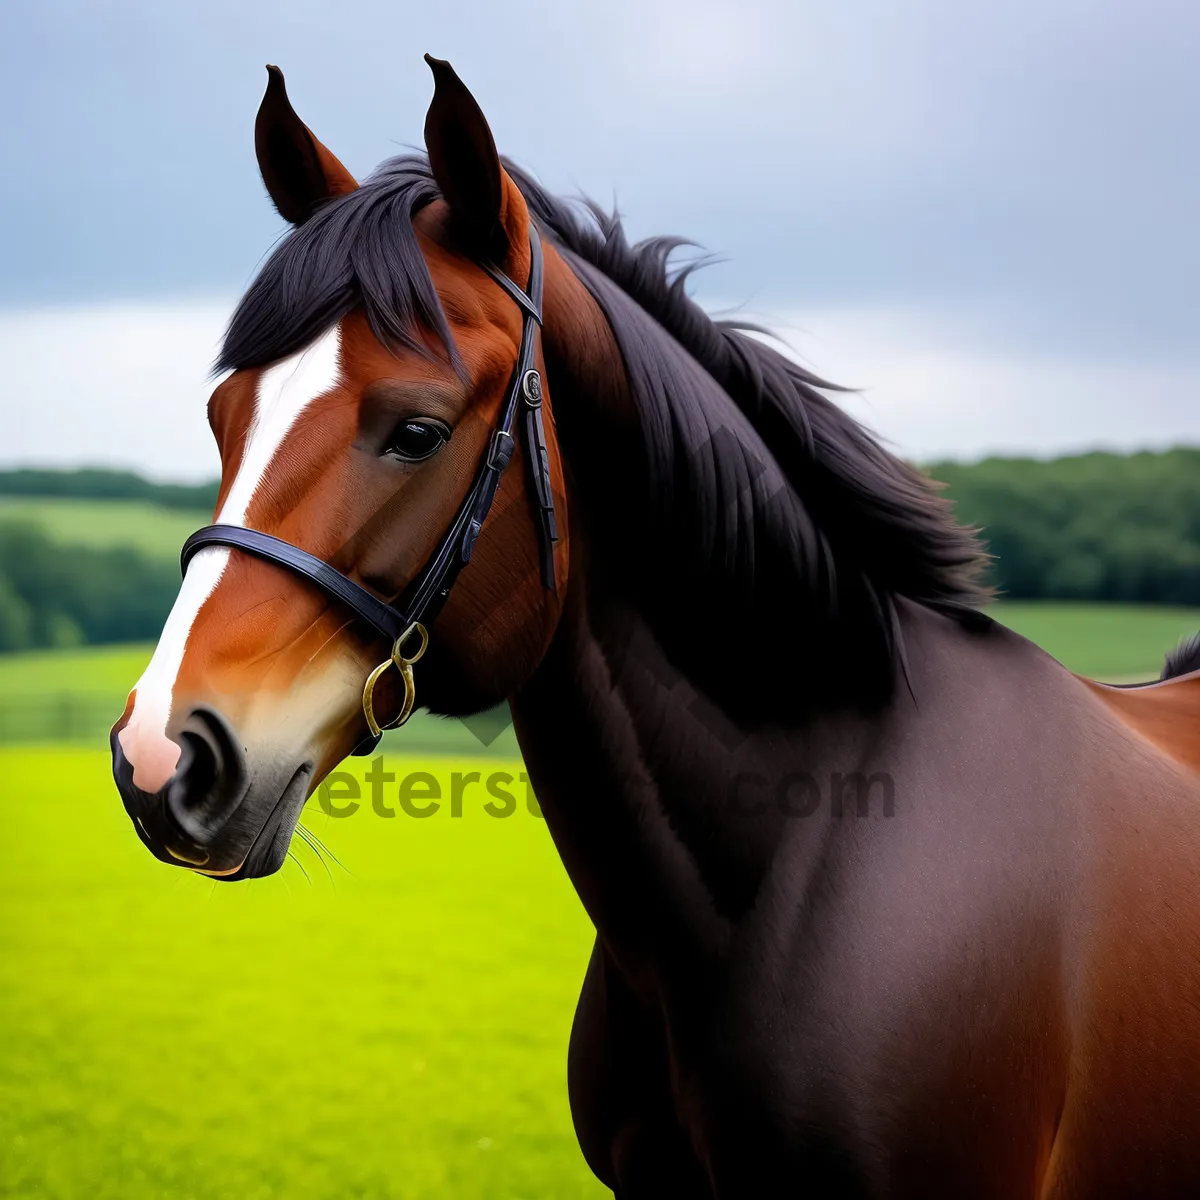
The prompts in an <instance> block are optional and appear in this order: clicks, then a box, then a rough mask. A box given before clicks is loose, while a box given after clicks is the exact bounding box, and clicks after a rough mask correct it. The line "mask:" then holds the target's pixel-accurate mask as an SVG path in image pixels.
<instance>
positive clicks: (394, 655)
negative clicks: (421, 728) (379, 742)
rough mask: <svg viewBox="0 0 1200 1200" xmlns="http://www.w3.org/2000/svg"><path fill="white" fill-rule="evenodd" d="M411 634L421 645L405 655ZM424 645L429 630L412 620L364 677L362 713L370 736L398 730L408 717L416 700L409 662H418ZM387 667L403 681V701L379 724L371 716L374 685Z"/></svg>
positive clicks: (424, 648)
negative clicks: (393, 716) (391, 717)
mask: <svg viewBox="0 0 1200 1200" xmlns="http://www.w3.org/2000/svg"><path fill="white" fill-rule="evenodd" d="M414 633H415V634H417V635H418V636H419V637H420V639H421V644H420V646H419V647H418V648H417V652H416V654H412V655H409V656H408V657H405V655H404V644H405V643H406V642H407V641H408V639H409V638H410V637H411V636H412V635H413V634H414ZM428 648H429V632H428V631H427V630H426V628H425V626H424V625H422V624H421V622H420V621H414V622H413V623H412V624H411V625H410V626H409V627H408V628H407V629H406V630H405V631H404V632H403V633H402V634H401V635H400V636H399V637H398V638H397V639H396V640H395V642H393V643H392V652H391V654H390V655H389V656H388V657H387V658H385V659H384V660H383V662H381V663H380V664H379V666H377V667H376V668H375V670H373V671H372V672H371V673H370V675H368V676H367V682H366V683H365V684H364V685H363V699H362V704H363V716H364V717H366V719H367V728H368V729H369V730H370V731H371V736H372V737H374V738H377V737H379V735H380V734H381V733H382V732H383V731H384V730H385V729H398V728H399V727H400V726H401V725H403V724H404V722H405V721H407V720H408V718H409V717H411V716H412V711H413V705H414V704H415V703H416V700H417V685H416V683H415V682H414V681H413V673H412V668H413V663H415V662H419V661H420V659H421V656H422V655H423V654H424V653H425V651H426V650H427V649H428ZM388 667H395V668H396V670H397V671H398V672H399V673H400V679H401V680H402V681H403V683H404V702H403V703H402V704H401V705H400V712H399V714H398V715H397V717H396V719H395V720H394V721H389V722H388V724H386V725H380V723H379V722H378V720H376V718H375V685H376V684H377V683H378V682H379V679H380V677H381V676H382V675H383V674H384V672H385V671H386V670H387V669H388Z"/></svg>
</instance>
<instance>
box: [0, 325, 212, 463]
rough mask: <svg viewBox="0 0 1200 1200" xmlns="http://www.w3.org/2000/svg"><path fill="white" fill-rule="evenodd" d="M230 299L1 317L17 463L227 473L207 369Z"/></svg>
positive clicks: (4, 452) (9, 448)
mask: <svg viewBox="0 0 1200 1200" xmlns="http://www.w3.org/2000/svg"><path fill="white" fill-rule="evenodd" d="M231 307H232V306H231V304H230V303H229V302H224V301H223V302H216V301H213V302H205V301H174V302H170V303H162V304H102V305H93V306H80V307H75V308H66V309H46V310H41V311H36V312H26V313H21V312H17V313H12V312H10V313H0V361H3V362H4V364H5V377H4V381H3V383H2V384H0V388H2V389H3V394H2V398H0V405H2V407H3V410H4V426H5V429H4V439H3V443H2V449H0V456H2V457H3V459H4V461H5V462H6V463H7V464H10V465H11V464H21V465H45V466H77V465H83V464H91V465H99V466H114V467H129V468H134V469H136V470H139V471H141V472H143V473H145V474H147V475H150V476H153V477H156V478H162V479H187V480H191V479H211V478H213V477H214V476H215V475H216V474H217V473H218V470H219V460H218V458H217V452H216V446H215V444H214V442H213V438H212V434H211V433H210V432H209V429H208V423H207V420H206V417H205V406H206V403H207V400H208V396H209V393H210V392H211V390H212V384H211V382H210V381H209V379H208V376H207V372H208V369H209V367H210V365H211V364H212V361H213V359H214V357H215V354H216V348H217V343H218V341H219V339H220V336H221V333H222V330H223V329H224V325H225V321H226V320H227V318H228V315H229V312H230V309H231Z"/></svg>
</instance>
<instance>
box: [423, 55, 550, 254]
mask: <svg viewBox="0 0 1200 1200" xmlns="http://www.w3.org/2000/svg"><path fill="white" fill-rule="evenodd" d="M425 61H426V62H427V63H428V64H429V68H430V70H431V71H432V72H433V84H434V87H433V99H432V100H431V101H430V104H429V111H428V113H426V114H425V148H426V150H428V151H429V167H430V170H432V171H433V177H434V179H435V180H437V185H438V187H439V188H440V189H441V192H442V195H443V196H444V197H445V199H446V203H447V204H448V205H449V206H450V212H451V215H452V218H453V221H454V225H455V228H456V229H457V230H458V232H459V233H460V234H461V235H462V236H463V237H464V239H465V240H466V241H467V242H468V244H469V245H470V247H471V249H472V250H474V251H477V252H478V253H480V254H481V255H482V256H483V257H485V258H489V259H491V260H492V261H493V262H497V263H503V262H504V261H505V260H506V259H507V258H508V257H509V252H510V250H512V249H516V250H517V257H521V249H520V248H521V247H523V246H524V242H525V238H524V230H525V228H526V227H527V226H528V223H529V212H528V209H527V208H526V207H525V200H524V197H522V195H521V193H520V191H519V190H518V189H517V186H516V184H515V183H513V181H512V179H510V178H509V176H508V174H507V172H506V171H505V170H504V168H503V167H501V165H500V156H499V155H498V154H497V153H496V143H495V141H494V140H493V139H492V131H491V129H489V128H488V123H487V118H485V117H484V115H483V110H482V109H481V108H480V107H479V105H478V104H477V103H476V101H475V97H474V96H472V95H471V93H470V92H469V91H467V88H466V85H465V84H464V83H463V81H462V80H461V79H459V77H458V75H457V74H455V71H454V68H453V67H452V66H451V65H450V64H449V63H448V62H445V61H444V60H442V59H440V58H432V57H431V56H430V55H428V54H427V55H425Z"/></svg>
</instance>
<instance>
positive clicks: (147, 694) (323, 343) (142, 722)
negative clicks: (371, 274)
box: [117, 325, 341, 792]
mask: <svg viewBox="0 0 1200 1200" xmlns="http://www.w3.org/2000/svg"><path fill="white" fill-rule="evenodd" d="M340 344H341V333H340V327H339V326H338V325H334V326H333V327H332V328H330V329H329V330H328V331H327V332H326V333H324V334H322V335H321V337H319V338H318V339H317V340H316V341H315V342H313V343H312V345H310V346H309V347H308V348H307V349H306V350H302V351H301V352H300V353H299V354H294V355H293V356H292V357H291V358H288V359H285V360H284V361H283V362H280V363H277V364H276V365H275V366H273V367H271V368H270V369H269V370H267V371H264V372H263V374H262V376H261V377H260V378H259V381H258V391H257V395H256V396H255V400H254V416H253V417H252V418H251V421H250V426H249V428H248V429H247V431H246V443H245V447H244V449H243V451H242V461H241V463H240V464H239V466H238V473H237V476H236V478H235V479H234V481H233V486H232V487H231V488H230V489H229V495H228V496H226V497H225V503H224V504H223V505H222V506H221V511H220V512H219V513H218V514H217V523H218V524H221V525H244V524H245V520H246V512H247V510H248V509H249V507H250V501H251V499H252V498H253V496H254V493H255V491H256V490H257V489H258V486H259V484H260V483H261V482H262V479H263V476H264V475H265V474H266V472H267V469H268V468H269V467H270V465H271V462H272V461H273V459H274V458H275V454H276V452H277V451H278V450H279V447H280V445H281V444H282V442H283V439H284V437H285V436H286V435H287V432H288V430H289V429H290V428H291V427H292V425H293V424H294V423H295V421H296V419H297V417H299V416H300V414H301V413H302V412H303V411H304V410H305V409H306V408H307V407H308V405H309V404H311V403H312V401H313V400H315V399H316V398H317V397H318V396H321V395H323V394H324V393H326V392H328V391H329V390H330V389H331V388H332V387H333V386H334V385H335V384H336V383H337V381H338V375H339V366H338V349H339V346H340ZM228 561H229V550H228V549H226V548H223V547H220V546H206V547H205V548H204V549H203V550H200V551H198V552H197V553H196V555H195V557H193V558H192V560H191V562H189V563H188V569H187V575H186V576H185V577H184V580H183V586H182V587H181V588H180V589H179V595H178V596H177V597H176V598H175V604H174V606H173V607H172V609H171V613H170V616H168V617H167V623H166V625H164V626H163V631H162V635H161V636H160V637H159V639H158V645H157V646H156V647H155V650H154V657H153V658H152V659H151V660H150V665H149V666H148V667H147V668H146V670H145V672H144V673H143V675H142V677H141V679H139V680H138V682H137V685H136V688H135V691H136V693H137V696H136V698H135V700H134V705H133V712H132V713H131V714H130V717H129V723H128V724H127V725H126V726H125V728H124V729H123V730H121V732H120V734H118V735H117V736H118V740H119V741H120V743H121V749H122V750H123V751H124V752H125V757H126V758H127V759H128V760H129V762H130V764H131V765H132V766H133V782H134V783H135V784H136V785H137V786H138V787H139V788H141V789H142V790H143V791H147V792H157V791H158V790H159V789H160V788H161V787H162V786H163V785H164V784H165V783H166V782H167V780H168V779H170V778H171V776H172V775H173V774H174V773H175V765H176V763H177V762H178V761H179V747H178V746H177V745H176V744H175V743H174V742H172V741H171V740H170V739H169V738H168V737H167V734H166V729H167V722H168V720H169V719H170V716H171V696H172V692H173V690H174V688H175V680H176V678H177V677H178V675H179V668H180V666H181V665H182V663H183V656H184V653H185V652H186V650H187V641H188V636H189V635H190V633H191V630H192V625H193V624H194V623H195V620H196V616H197V614H198V613H199V612H200V609H201V607H202V606H203V604H204V602H205V600H207V599H208V598H209V596H211V595H212V593H213V590H214V589H215V588H216V586H217V584H218V582H220V579H221V576H222V574H223V573H224V571H225V564H226V563H227V562H228Z"/></svg>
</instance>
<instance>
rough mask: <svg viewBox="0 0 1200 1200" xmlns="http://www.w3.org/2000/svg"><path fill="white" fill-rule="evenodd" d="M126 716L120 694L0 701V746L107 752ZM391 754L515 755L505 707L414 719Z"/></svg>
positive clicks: (393, 741)
mask: <svg viewBox="0 0 1200 1200" xmlns="http://www.w3.org/2000/svg"><path fill="white" fill-rule="evenodd" d="M124 710H125V695H124V693H120V694H116V695H114V694H113V693H111V692H89V691H68V690H64V691H60V692H44V693H43V692H38V693H30V694H27V695H21V694H13V693H9V694H8V695H4V696H0V746H3V745H9V746H13V745H32V744H38V743H42V744H45V743H54V744H57V745H83V746H88V745H90V746H95V747H96V748H97V749H105V750H106V749H107V748H108V731H109V730H110V729H111V728H112V726H113V723H114V722H115V721H116V720H117V719H118V718H119V717H120V715H121V713H122V712H124ZM385 738H386V741H385V743H384V748H385V749H386V750H387V751H388V752H389V753H392V754H404V755H412V754H427V755H437V756H445V757H453V756H456V755H460V754H461V755H469V756H476V755H481V754H482V755H488V756H496V757H502V758H516V757H518V756H519V755H520V750H519V749H518V748H517V741H516V737H515V736H514V734H513V730H512V724H511V721H510V719H509V715H508V710H507V708H506V707H505V706H501V707H499V708H495V709H491V710H490V711H488V712H485V713H480V714H479V715H478V716H476V717H469V718H466V719H464V720H457V719H454V720H450V719H443V718H440V717H433V716H430V715H429V714H428V713H420V712H419V713H416V714H415V715H414V716H413V718H412V720H411V721H409V723H408V724H407V725H405V727H404V728H403V729H397V730H394V731H393V732H391V733H388V734H386V735H385Z"/></svg>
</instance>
